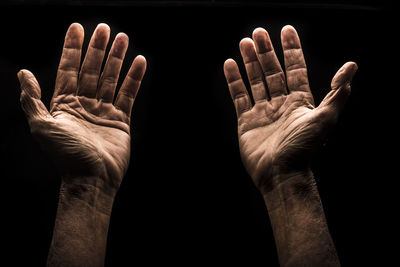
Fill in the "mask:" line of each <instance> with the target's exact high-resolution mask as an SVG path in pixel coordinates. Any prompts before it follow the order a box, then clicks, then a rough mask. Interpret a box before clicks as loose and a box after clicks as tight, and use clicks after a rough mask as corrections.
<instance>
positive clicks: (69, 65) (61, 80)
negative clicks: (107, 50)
mask: <svg viewBox="0 0 400 267" xmlns="http://www.w3.org/2000/svg"><path fill="white" fill-rule="evenodd" d="M83 37H84V30H83V27H82V25H80V24H79V23H73V24H71V26H69V28H68V31H67V33H66V35H65V40H64V47H63V51H62V55H61V59H60V64H59V66H58V70H57V78H56V86H55V90H54V94H53V98H54V97H56V96H58V95H60V94H75V93H76V89H77V85H78V72H79V66H80V64H81V52H82V44H83Z"/></svg>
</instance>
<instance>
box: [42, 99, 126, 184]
mask: <svg viewBox="0 0 400 267" xmlns="http://www.w3.org/2000/svg"><path fill="white" fill-rule="evenodd" d="M62 98H63V100H62V101H60V102H56V103H57V104H55V105H54V106H53V108H52V110H51V111H50V114H51V116H52V117H53V118H54V120H52V121H50V122H49V123H48V127H47V129H46V132H45V133H44V134H43V138H44V139H45V140H42V142H46V144H45V147H46V149H48V150H50V152H52V151H53V152H52V153H53V154H54V158H55V159H56V160H58V161H59V162H60V164H59V165H61V167H62V168H64V169H66V170H68V171H69V172H70V171H79V172H82V171H85V172H86V174H87V175H96V174H97V173H98V172H99V171H103V170H104V168H106V169H107V170H108V172H110V173H113V174H114V176H116V177H122V175H123V174H124V173H125V171H126V169H127V167H128V162H129V156H130V134H129V119H128V118H127V115H126V114H125V113H123V112H122V111H121V110H117V109H116V108H115V107H114V106H113V105H111V104H108V103H98V101H97V100H96V99H86V98H82V97H78V96H73V95H68V96H63V97H62ZM82 100H83V101H82ZM50 128H51V130H50Z"/></svg>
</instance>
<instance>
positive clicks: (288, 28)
mask: <svg viewBox="0 0 400 267" xmlns="http://www.w3.org/2000/svg"><path fill="white" fill-rule="evenodd" d="M293 32H296V29H295V28H294V27H293V26H292V25H289V24H288V25H285V26H283V27H282V30H281V33H293Z"/></svg>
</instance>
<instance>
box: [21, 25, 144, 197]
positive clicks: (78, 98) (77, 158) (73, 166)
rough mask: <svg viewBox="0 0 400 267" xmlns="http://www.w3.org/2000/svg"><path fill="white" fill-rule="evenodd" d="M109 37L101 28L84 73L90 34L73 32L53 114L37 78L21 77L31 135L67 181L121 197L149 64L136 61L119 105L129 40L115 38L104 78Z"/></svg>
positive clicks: (140, 59) (68, 36) (78, 27)
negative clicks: (133, 117)
mask: <svg viewBox="0 0 400 267" xmlns="http://www.w3.org/2000/svg"><path fill="white" fill-rule="evenodd" d="M109 36H110V28H109V27H108V26H107V25H106V24H99V25H98V26H97V28H96V30H95V31H94V33H93V35H92V38H91V40H90V43H89V47H88V50H87V52H86V56H85V59H84V61H83V63H82V66H81V68H80V71H79V67H80V62H81V50H82V44H83V39H84V38H83V37H84V30H83V27H82V26H81V25H80V24H78V23H74V24H72V25H71V26H70V27H69V29H68V31H67V34H66V36H65V42H64V48H63V52H62V56H61V60H60V65H59V68H58V72H57V78H56V84H55V90H54V95H53V98H52V100H51V103H50V111H48V110H47V108H46V107H45V105H44V104H43V102H42V101H41V100H40V98H41V89H40V87H39V84H38V82H37V80H36V78H35V77H34V75H33V74H32V73H31V72H29V71H28V70H21V71H20V72H19V73H18V78H19V80H20V83H21V90H22V91H21V98H20V100H21V105H22V108H23V110H24V111H25V114H26V117H27V119H28V122H29V126H30V129H31V132H32V134H33V135H34V137H35V138H36V139H37V140H38V141H39V143H40V144H41V146H42V148H43V149H44V150H46V151H47V152H48V153H49V154H50V155H51V157H52V158H53V159H54V160H55V163H56V164H57V166H58V167H59V168H60V170H61V173H62V176H63V179H64V180H72V182H73V183H87V184H92V185H96V186H97V187H101V188H100V189H107V190H111V192H115V191H116V189H118V187H119V184H120V182H121V180H122V178H123V175H124V174H125V172H126V170H127V168H128V164H129V158H130V127H129V125H130V116H131V109H132V105H133V102H134V100H135V96H136V94H137V91H138V89H139V86H140V83H141V80H142V78H143V75H144V73H145V69H146V60H145V58H144V57H142V56H137V57H136V58H135V60H134V61H133V63H132V66H131V68H130V70H129V72H128V74H127V76H126V78H125V80H124V82H123V84H122V86H121V88H120V89H119V92H118V95H117V97H116V100H115V101H113V100H114V92H115V89H116V85H117V82H118V77H119V72H120V69H121V66H122V62H123V59H124V56H125V52H126V50H127V48H128V36H127V35H126V34H124V33H119V34H118V35H117V36H116V37H115V40H114V42H113V44H112V47H111V49H110V52H109V55H108V59H107V62H106V64H105V66H104V69H103V72H102V74H101V75H100V70H101V66H102V62H103V58H104V54H105V50H106V47H107V43H108V40H109ZM78 72H79V74H78ZM77 177H79V178H77ZM83 177H84V178H83ZM98 178H100V179H98ZM76 179H78V180H76ZM69 182H71V181H69Z"/></svg>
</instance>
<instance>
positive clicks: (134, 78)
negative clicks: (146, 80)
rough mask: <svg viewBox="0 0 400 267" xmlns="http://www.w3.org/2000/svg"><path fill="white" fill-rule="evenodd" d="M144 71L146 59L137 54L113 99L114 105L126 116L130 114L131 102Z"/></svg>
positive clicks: (133, 99)
mask: <svg viewBox="0 0 400 267" xmlns="http://www.w3.org/2000/svg"><path fill="white" fill-rule="evenodd" d="M145 72H146V59H145V58H144V57H143V56H137V57H136V58H135V59H134V60H133V62H132V65H131V68H130V69H129V71H128V74H127V75H126V77H125V80H124V82H123V83H122V86H121V88H120V90H119V92H118V95H117V99H116V100H115V104H114V105H115V107H116V108H118V109H120V110H122V111H123V112H125V113H126V114H127V115H128V117H130V116H131V111H132V106H133V102H134V101H135V97H136V95H137V92H138V90H139V87H140V83H141V82H142V79H143V76H144V73H145Z"/></svg>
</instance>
